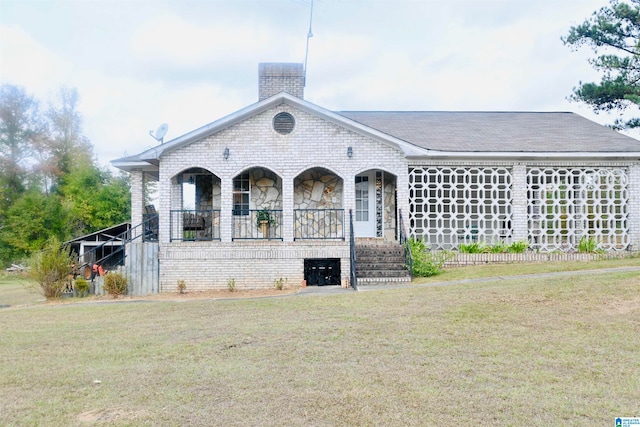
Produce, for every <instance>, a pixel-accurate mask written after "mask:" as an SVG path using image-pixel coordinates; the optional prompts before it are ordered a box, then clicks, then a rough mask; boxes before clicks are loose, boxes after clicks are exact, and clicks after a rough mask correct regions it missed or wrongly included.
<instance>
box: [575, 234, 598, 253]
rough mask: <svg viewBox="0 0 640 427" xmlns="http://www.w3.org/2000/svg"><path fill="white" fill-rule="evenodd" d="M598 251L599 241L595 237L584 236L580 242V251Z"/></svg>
mask: <svg viewBox="0 0 640 427" xmlns="http://www.w3.org/2000/svg"><path fill="white" fill-rule="evenodd" d="M597 251H598V242H597V241H596V239H594V238H593V237H587V236H583V237H582V238H581V239H580V242H578V252H580V253H588V254H592V253H595V252H597Z"/></svg>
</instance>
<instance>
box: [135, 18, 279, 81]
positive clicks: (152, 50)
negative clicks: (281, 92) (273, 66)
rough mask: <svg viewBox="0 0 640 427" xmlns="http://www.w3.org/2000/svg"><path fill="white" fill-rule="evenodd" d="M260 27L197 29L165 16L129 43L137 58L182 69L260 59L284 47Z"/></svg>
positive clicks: (152, 21) (240, 25)
mask: <svg viewBox="0 0 640 427" xmlns="http://www.w3.org/2000/svg"><path fill="white" fill-rule="evenodd" d="M283 42H287V40H276V34H275V33H274V31H273V29H271V28H268V27H265V26H263V25H259V24H258V25H255V24H246V23H231V22H227V23H225V24H215V25H208V26H198V25H196V24H192V23H189V22H186V21H185V20H183V19H182V18H180V17H179V16H175V15H164V16H159V17H156V18H152V19H150V20H149V21H147V22H145V23H144V24H142V26H141V27H140V28H139V29H138V31H136V32H135V34H134V35H133V38H132V40H131V49H132V52H133V54H134V55H136V56H137V58H138V59H140V60H143V61H150V62H153V63H155V64H158V65H163V64H166V63H167V61H171V62H172V63H173V64H174V65H178V64H179V65H180V66H181V67H184V68H189V67H193V66H199V65H206V64H211V63H212V62H220V61H224V62H234V61H237V60H239V59H240V60H242V59H245V58H247V57H251V56H253V57H259V56H261V55H262V54H263V52H265V51H272V50H273V48H274V47H277V46H278V45H282V44H284V43H283Z"/></svg>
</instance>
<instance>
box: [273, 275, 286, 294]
mask: <svg viewBox="0 0 640 427" xmlns="http://www.w3.org/2000/svg"><path fill="white" fill-rule="evenodd" d="M287 280H288V279H283V278H282V277H281V278H279V279H277V280H274V281H273V284H274V285H275V288H276V289H277V290H279V291H281V290H283V289H284V285H285V283H286V282H287Z"/></svg>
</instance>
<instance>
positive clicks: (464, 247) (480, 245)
mask: <svg viewBox="0 0 640 427" xmlns="http://www.w3.org/2000/svg"><path fill="white" fill-rule="evenodd" d="M458 251H459V252H460V253H462V254H481V253H485V252H488V251H489V247H488V246H487V245H486V244H485V243H484V242H471V243H467V244H465V243H461V244H460V246H459V247H458Z"/></svg>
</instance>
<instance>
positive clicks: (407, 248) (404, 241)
mask: <svg viewBox="0 0 640 427" xmlns="http://www.w3.org/2000/svg"><path fill="white" fill-rule="evenodd" d="M398 216H399V218H400V221H399V222H400V233H399V234H400V244H401V245H402V247H403V248H404V261H405V263H406V265H407V268H409V276H410V277H411V278H412V279H413V254H412V253H411V243H410V242H409V239H408V238H407V232H406V231H405V229H404V221H403V220H402V210H398Z"/></svg>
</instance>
